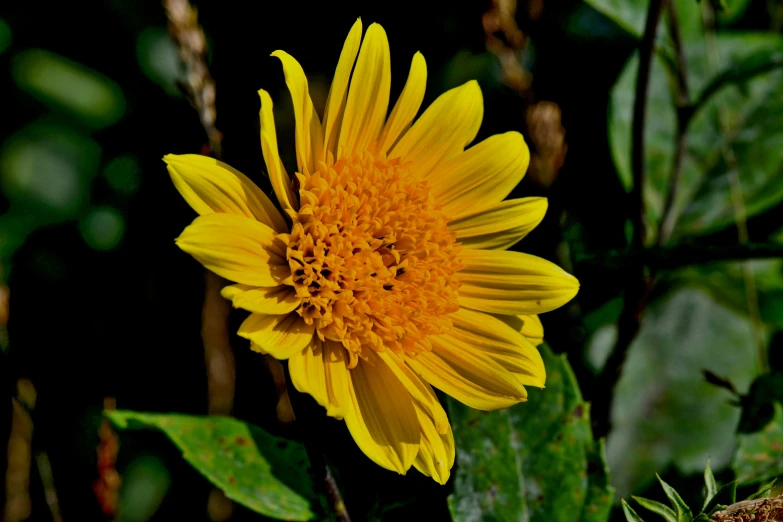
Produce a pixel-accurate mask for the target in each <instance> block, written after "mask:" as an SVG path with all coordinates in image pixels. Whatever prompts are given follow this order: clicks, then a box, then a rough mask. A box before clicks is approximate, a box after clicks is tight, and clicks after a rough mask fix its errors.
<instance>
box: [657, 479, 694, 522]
mask: <svg viewBox="0 0 783 522" xmlns="http://www.w3.org/2000/svg"><path fill="white" fill-rule="evenodd" d="M655 476H656V477H658V482H660V483H661V486H662V487H663V492H664V493H666V496H667V497H668V498H669V502H671V504H672V506H674V513H675V515H676V517H677V522H691V520H692V519H693V513H692V512H691V508H689V507H688V505H687V504H686V503H685V501H684V500H683V499H682V497H681V496H680V494H679V493H677V491H676V490H675V489H674V488H673V487H671V486H670V485H669V484H667V483H666V482H664V480H663V479H662V478H661V477H660V476H658V474H657V473H656V474H655Z"/></svg>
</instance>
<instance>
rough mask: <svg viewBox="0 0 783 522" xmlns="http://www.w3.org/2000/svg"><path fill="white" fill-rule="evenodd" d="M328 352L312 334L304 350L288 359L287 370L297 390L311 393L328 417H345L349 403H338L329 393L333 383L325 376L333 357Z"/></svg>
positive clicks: (321, 342)
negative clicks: (324, 409)
mask: <svg viewBox="0 0 783 522" xmlns="http://www.w3.org/2000/svg"><path fill="white" fill-rule="evenodd" d="M340 349H341V350H342V348H340ZM330 353H331V352H330V350H329V349H328V348H326V347H325V346H324V343H323V341H321V340H320V339H319V338H318V337H317V336H313V337H312V340H311V342H310V344H309V345H308V346H307V347H305V349H304V350H302V351H301V352H299V353H297V354H295V355H293V356H292V357H291V358H290V359H289V360H288V371H289V372H290V374H291V382H292V383H293V384H294V387H295V388H296V389H297V390H299V391H300V392H302V393H307V394H309V395H311V396H312V397H313V398H314V399H315V400H316V402H318V404H320V405H321V406H323V407H324V408H326V414H327V415H329V416H330V417H336V418H338V419H342V418H343V417H345V406H346V404H350V403H346V402H343V403H342V404H340V403H338V402H337V401H335V400H334V393H330V387H331V386H332V384H333V383H332V382H331V380H330V379H329V378H328V376H327V372H328V370H327V366H328V365H329V364H334V363H335V357H333V356H330ZM343 366H345V365H344V364H343ZM329 373H331V372H329Z"/></svg>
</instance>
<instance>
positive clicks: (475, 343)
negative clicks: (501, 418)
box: [448, 308, 546, 388]
mask: <svg viewBox="0 0 783 522" xmlns="http://www.w3.org/2000/svg"><path fill="white" fill-rule="evenodd" d="M449 318H450V319H451V320H452V322H453V324H454V328H453V329H452V330H451V332H449V334H448V335H449V337H450V338H451V339H452V342H453V345H454V346H458V347H461V348H462V349H464V350H466V351H475V352H478V353H480V354H481V355H482V356H486V357H489V358H490V359H492V360H493V361H495V362H496V363H498V364H500V366H502V367H503V368H505V369H506V370H508V371H509V372H511V373H513V374H514V375H516V376H517V377H518V378H519V379H520V382H521V383H522V384H525V385H530V386H537V387H539V388H543V386H544V382H545V381H546V370H545V369H544V360H543V359H542V358H541V354H540V353H539V352H538V350H537V349H536V348H535V347H534V346H533V344H532V343H531V342H530V341H528V340H527V339H526V338H525V336H524V335H522V334H521V333H520V332H518V331H516V330H514V329H513V328H511V327H510V326H509V325H507V324H505V323H504V322H503V321H501V320H500V319H497V318H496V317H492V316H490V315H487V314H483V313H481V312H475V311H473V310H468V309H465V308H460V309H459V310H458V311H457V312H455V313H453V314H451V315H449Z"/></svg>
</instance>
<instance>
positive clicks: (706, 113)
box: [609, 33, 783, 238]
mask: <svg viewBox="0 0 783 522" xmlns="http://www.w3.org/2000/svg"><path fill="white" fill-rule="evenodd" d="M716 48H717V53H716V56H715V58H716V63H711V60H710V57H711V56H713V53H712V52H711V49H710V48H707V47H706V44H705V43H704V41H702V40H701V39H700V40H695V41H693V42H689V43H688V45H686V46H685V52H686V61H687V64H688V83H689V88H690V92H691V99H692V100H699V99H700V96H701V93H702V92H704V90H705V88H709V89H713V87H712V86H711V85H710V82H712V81H713V80H714V79H715V78H716V77H718V76H720V75H721V74H722V72H723V71H730V70H732V69H737V68H741V67H742V64H743V63H745V62H746V61H747V60H748V59H749V58H750V57H752V58H753V61H754V63H755V66H754V67H755V68H754V69H753V70H754V71H757V72H760V73H762V74H757V75H755V76H753V77H750V78H748V81H747V82H746V83H745V85H744V87H745V88H744V89H743V90H740V89H739V88H737V87H736V86H734V85H731V86H728V87H724V88H722V89H718V90H717V91H716V92H714V93H713V94H712V95H710V96H708V97H706V99H705V100H704V102H703V104H702V106H700V107H698V110H697V111H696V112H695V114H694V115H693V118H692V119H691V121H690V124H689V126H688V128H687V138H686V148H685V155H684V159H683V164H682V169H681V176H680V182H679V185H678V192H677V199H676V201H675V202H674V209H675V212H676V214H675V215H677V216H679V220H677V221H676V227H675V229H674V232H675V236H685V235H697V234H705V233H708V232H711V231H714V230H717V229H720V228H722V227H725V226H727V225H729V224H731V223H733V221H734V219H735V216H734V207H733V206H732V194H731V184H730V183H729V174H730V173H731V171H732V168H733V164H732V166H731V167H730V166H729V165H727V163H726V161H725V160H724V155H723V154H722V151H721V146H725V148H727V149H730V150H731V151H732V153H733V154H734V157H735V158H736V168H737V171H738V172H739V176H740V179H741V184H742V192H743V194H742V195H743V199H744V202H745V206H746V211H747V215H748V216H752V215H755V214H758V213H760V212H763V211H764V210H767V209H769V208H771V207H772V206H774V205H775V204H777V203H778V202H780V201H781V200H783V175H781V173H783V149H780V148H779V147H777V146H776V144H777V143H778V142H779V141H780V139H779V138H777V136H778V134H779V133H781V132H782V131H781V130H780V129H782V128H783V81H781V77H783V76H781V74H782V73H781V72H780V71H779V70H775V71H772V72H769V70H768V69H766V68H764V67H762V66H760V65H759V63H758V62H759V61H760V60H762V59H766V60H769V61H780V55H781V52H783V39H781V38H780V37H779V36H777V35H771V34H759V33H735V34H731V35H721V34H719V35H717V37H716ZM765 57H766V58H765ZM668 63H669V62H668V61H664V60H663V59H662V58H661V57H660V56H656V57H655V58H654V59H653V62H652V71H651V77H650V84H649V95H648V106H647V115H648V117H647V120H646V126H645V169H646V176H645V187H644V198H645V204H646V209H647V214H648V216H647V217H648V221H649V226H650V230H649V232H650V237H651V238H652V237H655V236H654V233H655V231H656V230H657V227H658V225H659V223H660V220H661V214H662V212H663V205H664V201H665V199H666V194H667V191H668V187H669V184H670V178H671V171H672V164H673V158H674V149H675V137H676V135H677V110H676V108H675V104H674V95H673V85H674V80H673V73H672V72H671V71H670V69H669V66H668ZM637 70H638V54H634V55H633V56H632V57H631V59H630V60H629V62H628V63H627V65H626V67H625V69H624V70H623V72H622V73H621V75H620V77H619V79H618V81H617V83H616V84H615V86H614V88H613V89H612V93H611V99H610V111H609V140H610V147H611V151H612V155H613V158H614V162H615V166H616V168H617V171H618V175H619V176H620V179H621V181H622V182H623V184H624V185H625V187H626V188H627V189H628V190H630V188H631V185H632V174H631V160H630V154H631V127H632V113H633V103H634V91H635V85H636V75H637ZM778 105H780V106H781V107H780V108H779V107H778ZM719 106H720V107H725V110H724V109H721V111H723V113H721V115H722V116H723V117H724V120H721V118H720V117H719V112H718V107H719ZM726 122H727V125H728V129H726V130H725V129H724V127H723V125H724V124H726ZM758 136H764V137H765V139H758Z"/></svg>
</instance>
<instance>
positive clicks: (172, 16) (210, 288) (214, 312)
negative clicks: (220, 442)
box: [163, 0, 236, 513]
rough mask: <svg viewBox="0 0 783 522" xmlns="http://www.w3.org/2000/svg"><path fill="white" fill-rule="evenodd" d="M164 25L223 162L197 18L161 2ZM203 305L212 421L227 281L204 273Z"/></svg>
mask: <svg viewBox="0 0 783 522" xmlns="http://www.w3.org/2000/svg"><path fill="white" fill-rule="evenodd" d="M163 6H164V8H165V9H166V16H167V17H168V20H169V34H171V37H172V38H173V39H174V41H175V42H176V44H177V49H178V51H179V58H180V61H181V63H182V66H183V69H184V77H183V79H182V81H181V82H180V87H181V88H182V90H183V91H184V93H185V95H186V96H187V98H188V100H189V101H190V104H191V105H192V106H193V108H194V109H195V110H196V112H197V113H198V116H199V120H200V121H201V126H202V127H203V128H204V132H206V134H207V140H208V141H209V153H210V154H211V155H212V156H214V157H215V158H217V159H222V156H223V147H222V139H223V135H222V134H221V133H220V131H218V129H217V127H216V126H215V120H216V117H217V111H216V109H215V92H216V91H215V82H214V80H213V79H212V76H211V75H210V74H209V68H208V67H207V61H206V57H207V39H206V38H205V36H204V31H203V30H202V29H201V26H200V25H199V24H198V14H197V12H196V10H195V9H194V8H193V6H191V5H190V2H189V1H188V0H163ZM204 278H205V289H204V304H203V305H202V307H201V339H202V342H203V344H204V359H205V364H206V371H207V390H208V405H207V411H208V412H209V413H210V414H212V415H228V414H230V413H231V409H232V407H233V404H234V391H235V386H236V362H235V359H234V352H233V351H232V350H231V342H230V340H229V339H230V337H229V326H228V319H229V314H230V312H231V306H230V305H229V303H228V301H227V300H225V299H223V297H222V296H221V295H220V290H221V288H222V287H223V286H225V284H226V281H225V280H224V279H223V278H221V277H220V276H218V275H216V274H214V273H212V272H210V271H208V270H205V275H204ZM216 493H219V490H217V489H213V491H212V494H210V496H209V500H208V504H209V505H208V508H207V509H208V510H210V512H212V511H216V512H229V513H230V512H231V510H232V508H233V503H232V502H231V501H230V500H229V499H228V498H226V497H225V496H224V495H222V494H216Z"/></svg>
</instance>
